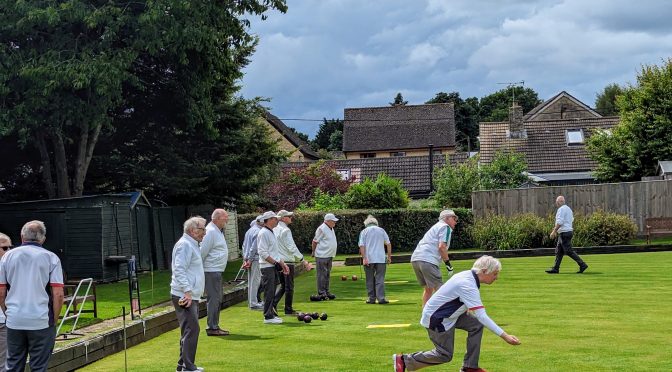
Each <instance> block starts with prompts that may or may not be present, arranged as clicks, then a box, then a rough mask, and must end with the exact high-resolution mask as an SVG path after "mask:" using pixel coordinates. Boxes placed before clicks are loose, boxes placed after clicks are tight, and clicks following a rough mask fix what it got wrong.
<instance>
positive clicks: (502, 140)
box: [479, 117, 619, 173]
mask: <svg viewBox="0 0 672 372" xmlns="http://www.w3.org/2000/svg"><path fill="white" fill-rule="evenodd" d="M618 120H619V118H618V117H604V118H594V119H567V120H542V121H525V122H524V123H523V126H524V128H525V131H526V132H527V138H508V136H507V133H508V130H509V123H508V122H499V123H480V137H479V138H480V144H481V157H480V161H481V162H483V163H486V164H487V163H490V162H491V161H492V158H493V157H494V155H495V153H496V152H497V151H501V150H515V151H518V152H521V153H523V154H525V160H526V161H527V167H528V171H529V172H531V173H535V172H574V171H588V170H593V169H595V167H596V166H597V163H595V161H593V160H591V159H590V158H589V157H588V153H587V152H586V147H585V145H567V139H566V130H567V129H583V133H584V143H585V141H587V139H588V138H589V137H590V136H591V134H592V132H593V131H594V130H595V129H598V128H602V129H608V128H612V127H614V126H616V124H618Z"/></svg>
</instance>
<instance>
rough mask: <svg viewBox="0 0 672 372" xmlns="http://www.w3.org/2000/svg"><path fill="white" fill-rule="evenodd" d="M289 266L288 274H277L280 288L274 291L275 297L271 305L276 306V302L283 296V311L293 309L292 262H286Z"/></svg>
mask: <svg viewBox="0 0 672 372" xmlns="http://www.w3.org/2000/svg"><path fill="white" fill-rule="evenodd" d="M287 266H288V267H289V275H283V274H279V276H280V288H278V290H277V291H276V292H275V299H274V300H273V307H274V308H276V309H277V308H278V304H279V303H280V300H281V299H282V296H283V295H284V296H285V312H291V311H293V310H294V308H293V307H292V303H293V302H294V264H287Z"/></svg>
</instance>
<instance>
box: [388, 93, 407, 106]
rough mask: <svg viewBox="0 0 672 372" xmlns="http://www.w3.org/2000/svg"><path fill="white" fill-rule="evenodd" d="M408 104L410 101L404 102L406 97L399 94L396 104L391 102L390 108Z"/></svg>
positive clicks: (395, 99)
mask: <svg viewBox="0 0 672 372" xmlns="http://www.w3.org/2000/svg"><path fill="white" fill-rule="evenodd" d="M406 104H408V101H404V96H402V95H401V93H397V95H396V96H395V97H394V102H390V106H405V105H406Z"/></svg>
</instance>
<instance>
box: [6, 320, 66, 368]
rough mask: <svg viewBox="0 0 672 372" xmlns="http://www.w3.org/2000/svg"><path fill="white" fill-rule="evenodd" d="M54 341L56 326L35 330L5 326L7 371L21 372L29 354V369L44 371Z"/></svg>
mask: <svg viewBox="0 0 672 372" xmlns="http://www.w3.org/2000/svg"><path fill="white" fill-rule="evenodd" d="M55 342H56V327H54V326H51V327H48V328H44V329H39V330H36V331H27V330H22V329H11V328H7V364H6V367H7V371H10V372H23V371H24V369H25V368H26V357H27V356H28V355H30V370H31V371H32V372H45V371H46V370H47V367H48V365H49V358H51V352H52V351H53V350H54V343H55Z"/></svg>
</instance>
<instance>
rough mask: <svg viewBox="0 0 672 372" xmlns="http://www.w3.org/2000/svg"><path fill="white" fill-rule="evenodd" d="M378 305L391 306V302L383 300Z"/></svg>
mask: <svg viewBox="0 0 672 372" xmlns="http://www.w3.org/2000/svg"><path fill="white" fill-rule="evenodd" d="M378 303H379V304H381V305H386V304H389V303H390V301H388V300H386V299H384V298H383V299H382V300H378Z"/></svg>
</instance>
